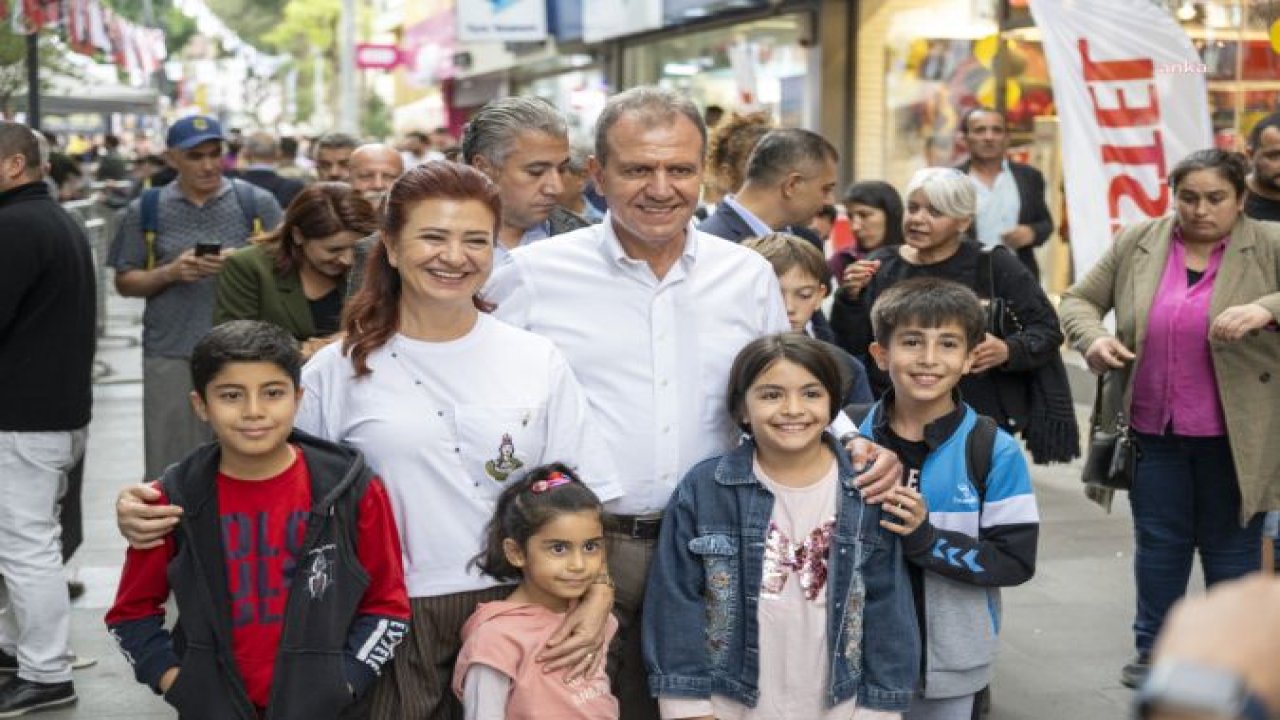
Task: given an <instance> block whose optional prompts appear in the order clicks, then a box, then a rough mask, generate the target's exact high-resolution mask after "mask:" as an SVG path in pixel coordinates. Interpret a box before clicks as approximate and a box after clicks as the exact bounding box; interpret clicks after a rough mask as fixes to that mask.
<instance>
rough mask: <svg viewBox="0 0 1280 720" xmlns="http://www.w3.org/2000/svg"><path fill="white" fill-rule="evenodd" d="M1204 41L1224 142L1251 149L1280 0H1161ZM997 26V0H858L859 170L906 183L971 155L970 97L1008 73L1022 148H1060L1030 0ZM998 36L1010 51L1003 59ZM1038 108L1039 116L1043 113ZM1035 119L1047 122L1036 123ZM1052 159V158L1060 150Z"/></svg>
mask: <svg viewBox="0 0 1280 720" xmlns="http://www.w3.org/2000/svg"><path fill="white" fill-rule="evenodd" d="M1163 4H1164V5H1165V6H1166V7H1167V8H1168V10H1169V12H1170V13H1171V14H1172V15H1173V16H1174V17H1175V18H1177V19H1178V21H1179V22H1180V23H1181V25H1182V26H1183V27H1184V28H1185V29H1186V31H1187V34H1188V36H1189V37H1190V38H1191V39H1192V41H1193V42H1194V44H1195V45H1196V47H1197V48H1198V49H1199V50H1200V54H1201V58H1202V60H1203V63H1202V64H1201V65H1200V66H1193V67H1179V68H1169V69H1166V71H1169V72H1175V71H1176V72H1203V73H1205V74H1206V75H1207V77H1206V80H1207V84H1208V89H1209V105H1210V113H1211V117H1212V121H1213V128H1214V133H1215V141H1216V143H1217V144H1218V146H1219V147H1223V148H1231V149H1243V145H1244V138H1245V136H1246V134H1247V133H1248V131H1249V129H1250V128H1251V127H1252V126H1253V124H1254V123H1255V122H1257V120H1258V119H1259V118H1261V117H1262V116H1263V115H1265V114H1266V113H1268V112H1270V111H1272V110H1274V109H1276V108H1277V106H1278V105H1277V101H1278V100H1280V55H1278V54H1277V52H1276V50H1275V49H1273V46H1272V44H1271V41H1270V37H1271V35H1269V31H1270V29H1271V28H1272V26H1273V25H1274V24H1275V23H1276V22H1277V20H1278V19H1280V6H1277V4H1276V3H1273V2H1268V1H1265V0H1225V1H1217V0H1215V1H1206V2H1195V1H1190V0H1187V1H1184V0H1172V1H1170V2H1165V3H1163ZM1010 5H1011V7H1010V8H1009V10H1008V17H1007V19H1006V20H1005V22H1004V23H1003V26H1004V28H1005V29H1004V31H1003V32H1002V33H998V32H997V30H998V29H999V27H1000V22H999V19H998V18H999V15H1000V7H999V0H963V1H960V2H957V1H956V0H862V2H860V3H859V6H860V7H859V11H860V12H859V26H858V48H857V79H856V83H857V87H858V89H859V101H860V102H859V105H858V107H857V109H856V110H857V111H856V115H855V118H856V120H855V137H856V140H855V147H856V153H855V165H854V169H855V175H856V176H857V177H858V178H881V179H885V180H888V181H889V182H892V183H894V184H896V185H899V186H901V185H903V184H904V183H905V182H906V180H907V179H908V178H909V177H910V175H911V173H912V172H913V171H915V170H916V169H917V168H920V167H924V166H926V165H949V164H952V163H955V162H958V161H959V160H961V159H963V154H964V149H963V147H962V146H961V145H959V144H958V143H957V142H956V136H957V129H958V127H957V126H958V122H959V119H960V116H961V114H962V113H963V112H964V110H965V109H967V108H970V107H973V106H975V105H979V104H980V105H988V106H994V105H996V104H997V103H996V100H997V98H996V92H997V90H996V88H997V84H998V83H999V82H1000V79H999V78H998V76H1003V84H1004V86H1005V98H1004V101H1005V102H1004V105H1005V107H1006V113H1007V115H1008V118H1009V123H1010V131H1011V134H1012V142H1013V146H1014V152H1015V153H1018V154H1021V155H1022V156H1023V157H1026V158H1044V157H1046V155H1048V156H1052V155H1054V154H1056V153H1057V148H1056V147H1054V148H1044V147H1038V145H1040V144H1044V143H1051V144H1054V145H1056V135H1055V134H1054V133H1053V132H1051V131H1047V130H1046V127H1049V128H1051V127H1052V123H1051V122H1049V123H1046V122H1045V120H1044V118H1045V117H1051V116H1052V115H1053V114H1054V112H1055V109H1054V103H1053V89H1052V85H1051V83H1050V80H1049V74H1048V68H1047V65H1046V62H1045V58H1044V53H1043V50H1042V48H1041V44H1040V33H1039V30H1038V29H1037V28H1036V27H1035V26H1034V24H1033V23H1032V20H1031V16H1030V13H1029V11H1028V9H1027V3H1026V0H1010ZM997 38H1002V39H1003V40H1004V41H1005V43H1006V45H1005V57H1006V60H1005V62H1004V63H1003V64H1002V65H1001V64H999V63H998V62H997V49H998V47H999V42H998V40H997ZM1038 119H1039V122H1037V120H1038ZM1037 125H1039V132H1037ZM1046 161H1047V162H1049V163H1051V164H1055V163H1056V160H1055V158H1053V157H1047V158H1046Z"/></svg>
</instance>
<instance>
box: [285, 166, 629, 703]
mask: <svg viewBox="0 0 1280 720" xmlns="http://www.w3.org/2000/svg"><path fill="white" fill-rule="evenodd" d="M501 210H502V208H501V205H500V201H499V199H498V190H497V187H496V186H495V185H494V184H493V183H492V182H490V181H489V179H488V178H486V177H485V176H484V175H483V174H481V173H480V172H479V171H477V170H474V169H473V168H471V167H468V166H464V165H460V164H456V163H450V162H443V161H434V162H428V163H425V164H423V165H420V166H418V167H416V168H414V169H412V170H410V171H409V172H407V173H406V174H405V175H404V176H402V177H401V178H400V179H399V180H397V181H396V183H395V185H393V186H392V188H391V190H390V192H389V193H388V196H387V207H386V213H385V216H384V218H383V221H382V229H381V234H380V242H379V243H378V244H377V245H375V247H374V249H373V250H372V252H371V254H370V259H369V264H368V266H367V270H366V272H367V275H366V276H365V280H364V284H363V286H362V287H361V289H360V292H359V293H358V294H357V295H356V296H355V297H354V298H352V300H351V301H350V302H349V304H348V307H347V309H346V312H345V315H344V319H343V330H344V332H345V333H346V334H345V337H344V338H343V340H342V342H341V344H338V343H335V344H333V345H331V346H329V347H326V348H324V349H323V350H321V351H320V352H319V353H317V354H316V355H315V357H314V358H312V360H311V362H310V363H308V364H307V366H306V368H305V370H304V372H303V375H302V386H303V388H304V389H305V393H304V395H303V400H302V407H301V410H300V411H299V413H298V418H297V426H298V428H300V429H302V430H305V431H307V432H310V433H313V434H316V435H319V436H321V437H324V438H327V439H329V440H334V441H339V442H344V443H347V444H349V445H351V446H353V447H356V448H358V449H359V450H361V451H362V452H363V453H364V455H365V457H366V458H367V459H368V461H369V464H370V465H371V466H373V468H374V469H375V470H376V471H377V472H378V475H379V476H380V477H382V479H383V482H384V483H385V484H386V487H387V491H388V494H389V495H390V497H391V503H392V507H393V509H394V511H395V515H396V520H397V523H398V525H399V529H400V537H401V544H402V546H403V547H404V553H405V581H406V584H407V585H408V589H409V596H410V600H411V604H412V610H413V618H412V621H411V622H412V626H411V631H410V633H409V636H408V638H407V639H406V641H405V643H404V644H403V645H401V647H400V649H399V650H398V651H397V652H396V655H395V660H394V661H393V664H392V666H391V668H390V670H388V671H386V672H384V674H383V677H382V678H381V680H380V681H379V682H378V684H377V686H376V687H375V690H374V693H373V695H374V697H373V717H375V718H396V719H397V720H399V719H400V718H407V717H412V718H444V717H458V714H457V713H458V701H457V699H456V698H454V697H453V695H452V694H451V693H450V691H449V684H450V680H451V678H452V668H453V663H454V660H455V659H456V657H457V653H458V650H459V649H460V646H461V640H460V631H461V629H462V626H463V623H464V622H465V621H466V620H467V618H468V617H469V616H470V615H471V613H472V611H473V610H475V608H476V606H477V605H478V604H479V603H481V602H487V601H493V600H499V599H503V598H505V596H506V595H507V594H508V593H509V592H510V590H511V586H506V585H497V584H496V582H495V581H494V580H493V579H491V578H488V577H486V576H483V575H481V574H480V573H479V572H478V571H477V570H476V569H475V568H474V566H473V565H472V563H471V561H472V558H474V557H475V556H476V555H477V554H478V553H479V552H480V551H481V550H482V549H483V546H484V538H483V534H484V528H485V525H486V523H487V522H488V521H489V519H490V518H491V517H492V515H493V511H494V507H495V505H496V502H497V498H498V496H499V495H500V494H501V493H502V491H503V489H504V488H505V487H507V486H508V485H510V484H511V483H513V482H517V481H518V480H519V479H520V478H522V477H523V474H524V471H527V470H528V469H529V468H533V467H536V466H539V465H544V464H546V463H548V462H553V461H554V462H564V463H566V464H568V465H571V466H576V469H577V472H578V473H579V474H580V476H581V477H582V478H583V479H584V480H585V482H586V483H587V484H588V485H590V486H592V489H593V490H595V492H596V493H597V494H598V495H599V496H600V498H601V499H602V500H606V501H607V500H610V499H612V498H615V497H618V496H619V495H620V494H621V493H620V491H619V489H618V486H617V484H616V480H615V477H614V475H615V473H614V470H613V467H612V463H611V461H610V459H609V457H608V456H607V455H605V454H604V451H603V445H602V444H600V442H599V441H598V439H597V438H596V435H595V433H594V430H593V429H592V423H591V422H590V419H589V408H588V405H587V401H586V398H585V396H584V395H583V393H582V390H581V388H580V387H579V386H578V382H577V380H576V379H575V378H574V376H573V373H572V371H571V370H570V369H569V366H568V364H567V363H566V362H565V360H564V358H563V356H562V355H561V354H560V351H559V350H557V349H556V348H555V346H553V345H552V344H551V342H550V341H548V340H546V339H545V338H542V337H540V336H537V335H534V334H532V333H529V332H527V331H525V330H521V329H518V328H515V327H512V326H509V325H506V324H504V323H502V322H500V321H498V320H495V319H494V318H492V317H490V316H489V315H488V314H487V312H486V310H487V309H489V307H488V305H487V304H486V303H485V302H484V301H483V299H482V298H481V297H480V294H479V293H480V289H481V287H483V285H484V283H485V281H486V280H487V279H488V277H489V273H490V270H491V269H492V267H493V242H494V238H495V237H496V233H497V229H498V222H499V218H500V217H501V215H502V212H501ZM600 580H601V582H600V584H596V585H593V586H592V589H591V590H590V591H589V592H588V593H587V596H586V598H585V599H584V600H583V602H582V603H581V604H580V605H579V607H578V608H577V609H576V610H574V611H572V612H570V613H569V615H567V616H566V621H565V625H564V626H563V627H562V628H561V631H560V633H559V636H560V637H563V638H565V639H564V641H563V642H561V643H558V646H557V647H556V651H553V653H552V654H553V655H556V657H557V660H554V661H551V662H548V667H549V668H552V669H554V668H557V667H562V668H572V671H573V672H572V674H574V675H577V674H581V673H583V672H584V671H586V670H588V669H591V670H594V669H595V667H597V663H598V662H599V660H600V658H601V657H602V655H603V653H602V652H601V644H602V642H603V638H604V630H605V624H606V621H607V618H608V614H609V609H610V607H611V605H612V599H613V595H612V589H611V587H610V586H609V584H608V583H607V581H608V578H607V576H605V577H602V578H601V579H600Z"/></svg>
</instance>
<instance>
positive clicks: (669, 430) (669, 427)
mask: <svg viewBox="0 0 1280 720" xmlns="http://www.w3.org/2000/svg"><path fill="white" fill-rule="evenodd" d="M1264 382H1265V381H1264ZM662 432H664V433H669V432H671V426H670V425H668V426H666V427H664V428H662Z"/></svg>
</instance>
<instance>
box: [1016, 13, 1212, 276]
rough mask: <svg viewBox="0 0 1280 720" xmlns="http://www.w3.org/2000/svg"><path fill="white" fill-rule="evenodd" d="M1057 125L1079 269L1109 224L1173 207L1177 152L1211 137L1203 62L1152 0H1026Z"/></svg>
mask: <svg viewBox="0 0 1280 720" xmlns="http://www.w3.org/2000/svg"><path fill="white" fill-rule="evenodd" d="M1031 14H1032V16H1033V17H1034V18H1035V22H1036V27H1038V28H1039V29H1040V33H1041V36H1042V37H1043V41H1044V53H1045V56H1046V58H1047V59H1048V61H1049V75H1050V77H1051V79H1052V81H1053V98H1054V103H1055V104H1056V105H1057V108H1058V117H1059V119H1060V121H1061V124H1062V156H1063V175H1064V177H1065V184H1066V195H1067V216H1068V219H1069V221H1070V226H1071V253H1072V259H1073V261H1074V264H1075V277H1076V278H1081V277H1083V276H1084V274H1085V273H1087V272H1088V271H1089V268H1091V267H1093V265H1094V263H1096V262H1097V261H1098V260H1099V259H1100V258H1101V257H1102V255H1103V253H1104V252H1106V249H1107V246H1108V245H1109V244H1110V242H1111V238H1112V236H1113V235H1114V234H1115V231H1116V230H1118V229H1119V228H1121V227H1124V226H1126V225H1131V224H1133V223H1135V222H1139V221H1141V220H1146V219H1148V218H1153V217H1159V216H1161V215H1164V214H1166V213H1167V212H1169V211H1170V210H1171V208H1172V206H1173V198H1172V196H1171V193H1170V190H1169V185H1168V183H1167V179H1168V176H1169V171H1170V170H1171V169H1172V168H1173V166H1174V164H1176V163H1177V162H1178V161H1179V160H1181V159H1182V158H1184V157H1186V156H1187V155H1188V154H1189V153H1191V152H1194V151H1196V150H1203V149H1205V148H1209V147H1212V146H1213V127H1212V125H1211V124H1210V122H1209V97H1208V92H1207V89H1206V85H1205V75H1206V73H1207V72H1208V68H1207V67H1206V66H1205V65H1204V64H1203V63H1202V62H1201V60H1200V56H1199V55H1198V54H1197V53H1196V50H1195V48H1194V47H1192V45H1191V40H1190V39H1189V38H1188V37H1187V34H1186V33H1185V32H1183V30H1182V28H1181V27H1179V26H1178V23H1177V22H1175V21H1174V19H1173V17H1172V16H1171V15H1170V14H1169V12H1168V11H1167V10H1166V9H1165V8H1164V7H1163V6H1162V5H1157V4H1155V3H1153V2H1151V0H1031Z"/></svg>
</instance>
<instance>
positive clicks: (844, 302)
mask: <svg viewBox="0 0 1280 720" xmlns="http://www.w3.org/2000/svg"><path fill="white" fill-rule="evenodd" d="M898 251H899V248H897V247H890V248H880V249H878V250H876V251H875V252H874V253H872V254H871V255H870V258H871V259H873V260H879V261H880V263H881V264H880V269H879V270H878V271H876V274H875V275H874V276H873V277H872V278H871V283H870V284H869V285H867V287H866V288H865V289H863V291H862V292H861V293H859V294H858V296H857V297H856V298H850V297H849V295H848V294H847V293H845V292H844V291H839V292H837V293H836V297H835V303H834V305H833V306H832V309H831V328H832V330H834V331H835V335H836V344H838V345H839V346H840V347H842V348H844V349H845V350H847V351H848V352H850V353H851V354H853V355H854V357H857V358H859V359H862V360H863V363H864V365H866V368H867V375H868V377H869V379H870V380H871V390H872V392H873V393H875V395H876V397H880V396H882V395H883V394H884V393H885V391H886V390H887V389H888V388H889V386H890V382H889V376H888V375H887V374H886V373H885V372H884V371H882V370H880V369H879V367H877V366H876V364H875V363H873V362H867V358H868V351H867V349H868V348H869V347H870V346H871V343H872V341H873V340H875V337H874V335H873V333H872V330H871V307H872V305H874V304H875V301H876V299H877V298H879V297H880V295H881V293H883V292H884V291H885V290H888V289H889V288H890V287H892V286H893V285H894V284H896V283H898V282H899V281H901V280H905V279H907V278H911V277H922V276H923V277H937V278H943V279H946V280H954V281H956V282H958V283H960V284H961V285H964V286H966V287H968V288H971V289H973V291H974V292H976V293H977V294H978V296H979V297H983V298H985V297H987V296H988V295H989V294H990V292H989V290H988V288H986V287H981V286H982V285H983V283H981V282H979V280H978V277H979V272H980V271H979V267H978V266H979V263H980V262H981V258H982V257H983V252H982V248H981V246H979V245H978V243H977V242H975V241H972V240H966V241H964V242H962V243H961V244H960V249H959V250H957V251H956V254H955V255H952V256H951V257H949V258H947V259H946V260H943V261H941V262H938V263H934V264H932V265H912V264H910V263H908V262H907V261H906V260H903V259H902V256H901V255H900V254H899V252H898ZM991 261H992V268H991V270H992V281H993V284H994V286H995V288H996V294H997V295H999V296H1000V297H1002V298H1004V299H1005V302H1006V305H1007V306H1008V308H1009V309H1010V311H1011V312H1012V314H1013V315H1014V316H1016V318H1017V322H1018V324H1020V325H1021V326H1022V329H1021V330H1020V331H1018V332H1012V333H1010V334H1009V335H1007V336H1006V337H1005V338H1004V341H1005V342H1006V343H1007V344H1008V345H1009V359H1008V361H1007V362H1005V364H1004V365H1002V366H1000V367H997V368H992V369H991V370H988V371H986V372H984V373H982V374H980V375H966V376H964V377H963V378H962V379H961V380H960V391H961V393H962V394H963V396H964V399H965V402H967V403H969V404H970V405H972V406H973V408H974V409H975V410H977V411H978V413H980V414H982V415H986V416H988V417H990V418H992V419H994V420H995V421H996V422H997V423H999V424H1000V426H1001V427H1003V428H1004V429H1005V430H1007V431H1009V432H1010V433H1014V434H1016V433H1018V432H1021V431H1022V430H1023V428H1024V427H1025V426H1026V424H1027V420H1028V416H1029V411H1030V400H1031V398H1030V391H1031V376H1030V374H1029V372H1030V371H1032V370H1036V369H1037V368H1040V367H1042V366H1044V365H1046V364H1048V363H1049V362H1051V361H1052V360H1053V359H1054V358H1055V357H1057V356H1058V353H1059V347H1060V346H1061V345H1062V328H1061V326H1060V325H1059V324H1058V315H1057V313H1056V312H1054V309H1053V305H1051V304H1050V303H1049V299H1048V298H1047V297H1045V294H1044V290H1042V289H1041V288H1040V283H1039V281H1038V280H1036V279H1035V277H1033V276H1032V275H1031V274H1030V273H1028V272H1027V270H1026V268H1024V267H1022V265H1021V264H1020V263H1018V261H1017V260H1016V259H1015V258H1014V256H1013V254H1012V253H1010V252H1006V251H1003V250H999V251H996V252H994V253H992V255H991Z"/></svg>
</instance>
